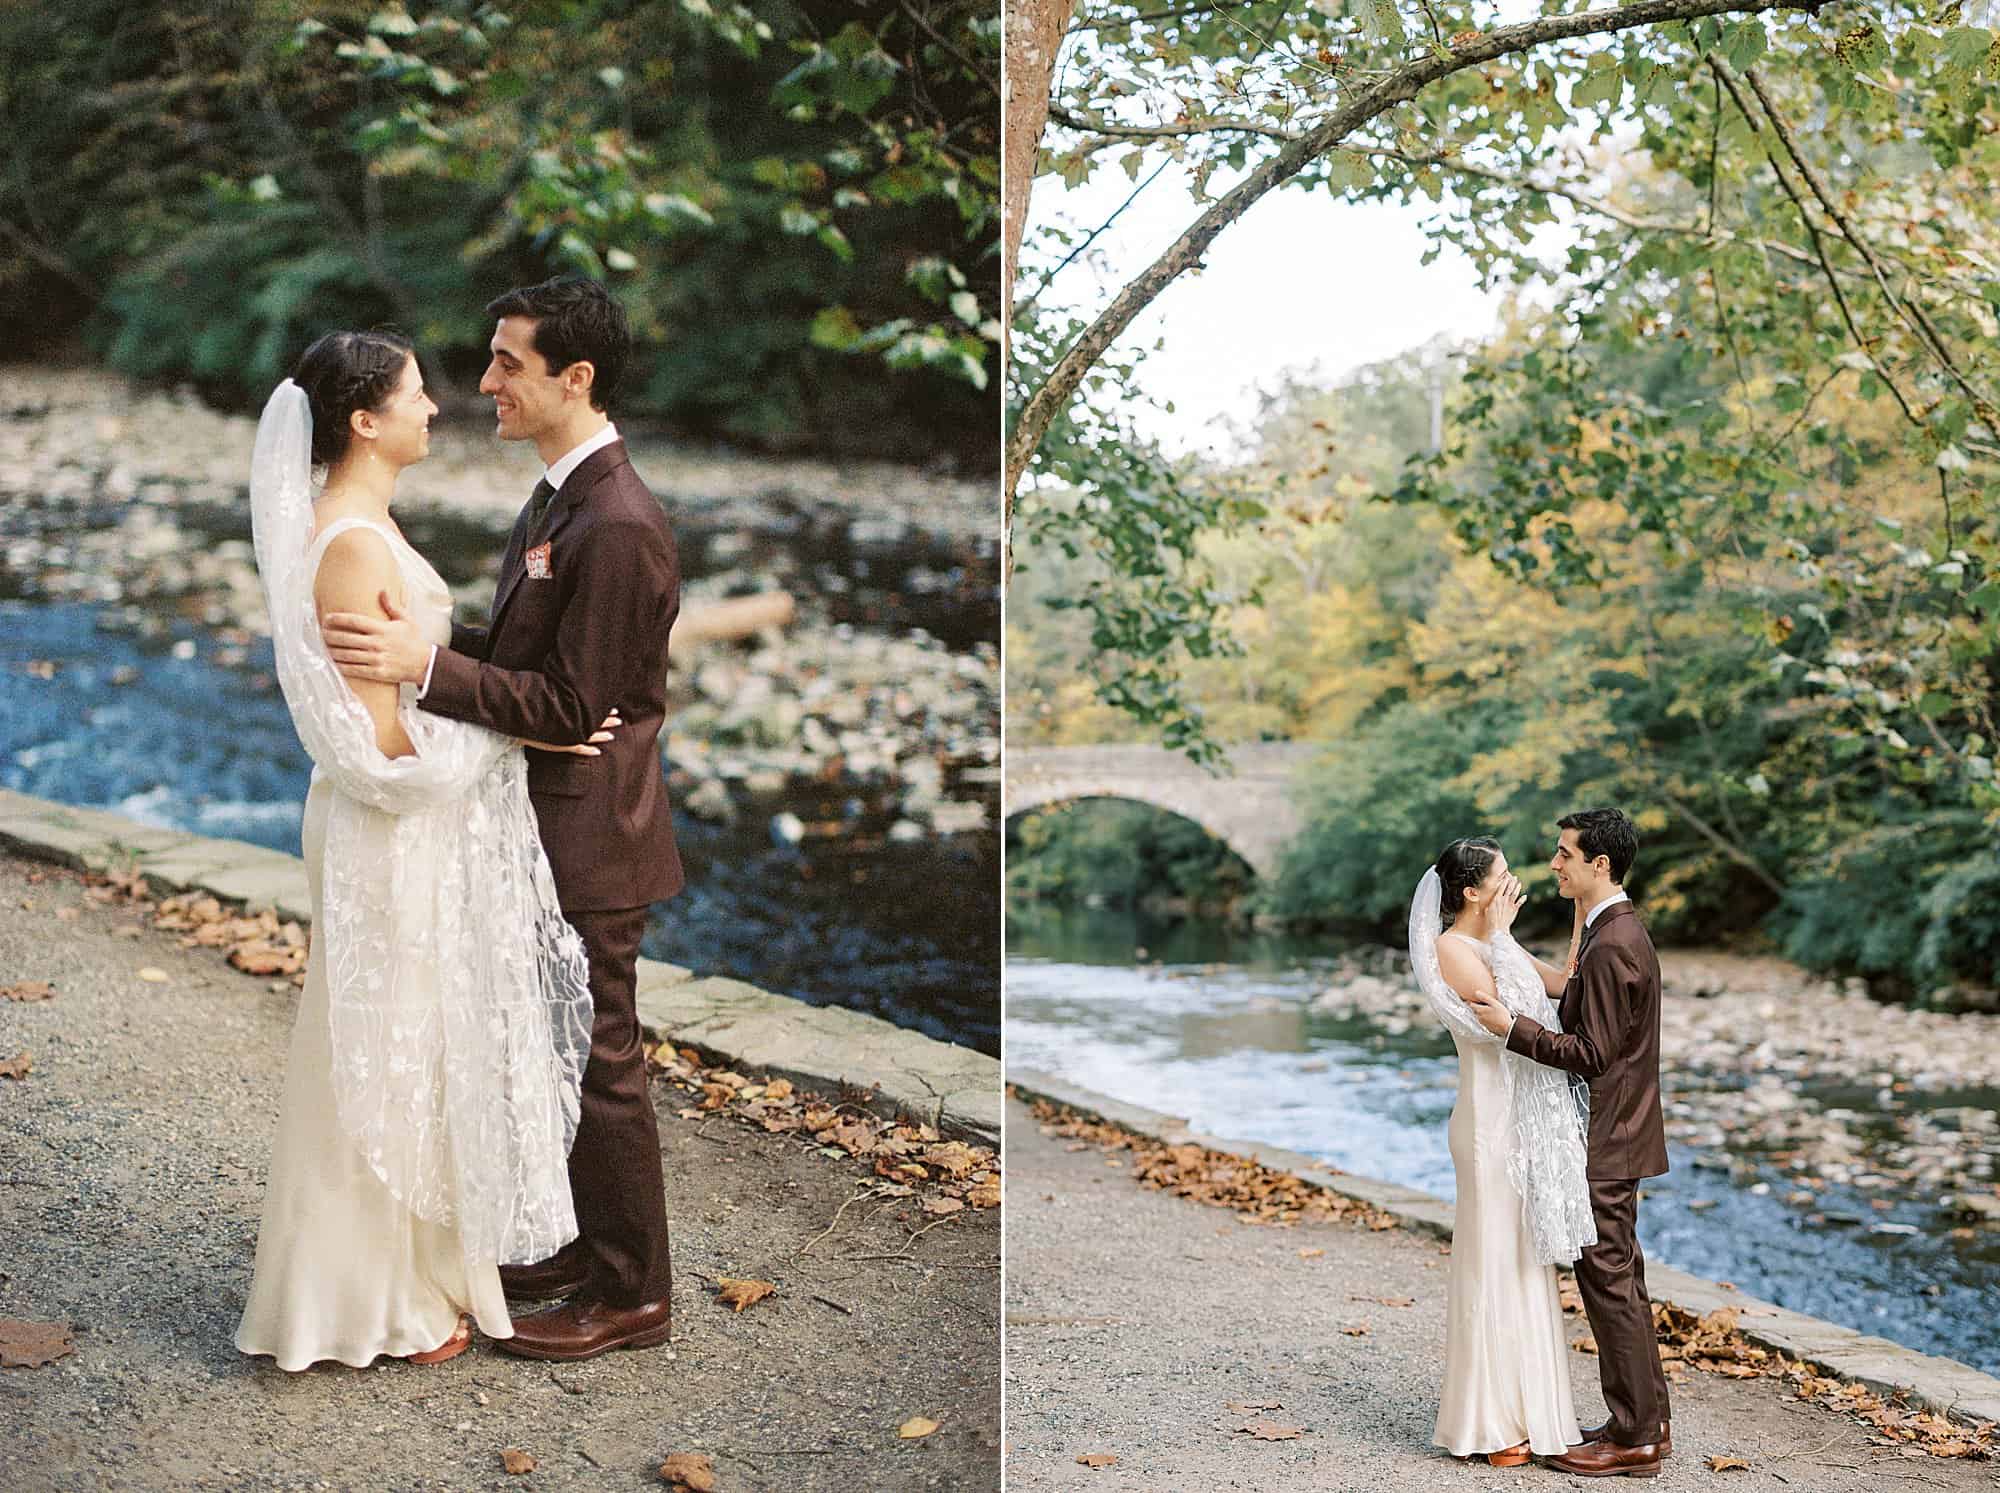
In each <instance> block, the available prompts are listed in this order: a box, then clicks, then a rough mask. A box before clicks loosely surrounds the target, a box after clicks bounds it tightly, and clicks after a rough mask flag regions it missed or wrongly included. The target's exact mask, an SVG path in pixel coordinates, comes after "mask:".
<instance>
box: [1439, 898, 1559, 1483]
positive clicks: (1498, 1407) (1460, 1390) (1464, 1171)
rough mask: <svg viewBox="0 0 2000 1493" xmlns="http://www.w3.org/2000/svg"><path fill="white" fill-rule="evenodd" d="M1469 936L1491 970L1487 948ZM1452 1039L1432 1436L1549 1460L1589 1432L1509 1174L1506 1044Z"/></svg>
mask: <svg viewBox="0 0 2000 1493" xmlns="http://www.w3.org/2000/svg"><path fill="white" fill-rule="evenodd" d="M1445 936H1446V937H1454V938H1460V937H1465V936H1464V935H1462V934H1447V935H1445ZM1465 941H1466V942H1467V943H1470V944H1471V945H1472V946H1473V947H1474V948H1476V949H1477V950H1478V951H1479V956H1480V958H1481V959H1483V960H1484V961H1485V962H1486V964H1487V965H1488V966H1489V967H1490V966H1492V964H1493V962H1494V951H1493V949H1492V947H1491V946H1490V945H1488V944H1485V943H1482V942H1480V941H1479V940H1478V939H1474V938H1465ZM1451 1036H1452V1041H1453V1043H1454V1044H1455V1045H1456V1046H1457V1048H1458V1102H1457V1103H1456V1104H1454V1105H1453V1106H1452V1111H1451V1128H1450V1131H1449V1135H1450V1142H1451V1162H1452V1168H1453V1171H1454V1172H1455V1173H1456V1175H1457V1178H1458V1201H1457V1205H1456V1214H1455V1217H1454V1220H1453V1226H1452V1236H1451V1279H1450V1286H1449V1291H1448V1295H1447V1298H1446V1318H1445V1352H1444V1357H1445V1362H1444V1385H1443V1389H1442V1391H1441V1393H1440V1397H1439V1405H1438V1417H1437V1429H1436V1432H1435V1433H1434V1435H1433V1437H1432V1440H1433V1441H1434V1442H1435V1444H1437V1445H1438V1446H1442V1447H1443V1448H1444V1449H1445V1450H1446V1451H1448V1452H1450V1453H1451V1454H1452V1455H1453V1456H1459V1457H1465V1456H1473V1455H1476V1454H1479V1453H1484V1452H1496V1451H1504V1450H1506V1449H1507V1448H1509V1447H1513V1446H1518V1445H1519V1444H1520V1443H1521V1442H1523V1441H1525V1442H1527V1443H1528V1446H1529V1448H1530V1450H1532V1451H1533V1452H1534V1453H1535V1454H1536V1455H1538V1456H1553V1455H1555V1454H1558V1453H1560V1452H1563V1451H1566V1450H1568V1449H1569V1447H1570V1445H1571V1444H1572V1443H1574V1442H1576V1441H1579V1440H1581V1439H1582V1436H1581V1433H1580V1431H1579V1429H1578V1427H1577V1422H1576V1412H1575V1410H1574V1408H1573V1406H1572V1404H1571V1400H1570V1378H1569V1352H1568V1341H1567V1335H1566V1334H1565V1332H1564V1330H1563V1320H1562V1304H1561V1298H1560V1297H1559V1295H1558V1294H1557V1290H1556V1271H1555V1266H1553V1265H1548V1264H1543V1263H1541V1262H1540V1261H1538V1259H1537V1258H1536V1250H1535V1240H1534V1236H1533V1230H1532V1229H1531V1227H1530V1224H1529V1218H1528V1210H1527V1208H1526V1206H1525V1205H1524V1204H1523V1202H1522V1198H1521V1192H1520V1189H1519V1188H1518V1187H1517V1186H1516V1185H1515V1183H1514V1182H1513V1180H1512V1179H1511V1177H1510V1176H1509V1174H1508V1158H1509V1156H1510V1154H1512V1152H1513V1150H1514V1143H1515V1137H1514V1108H1513V1103H1512V1100H1511V1098H1510V1096H1509V1094H1508V1091H1507V1085H1506V1081H1505V1079H1504V1077H1503V1075H1502V1071H1501V1063H1502V1053H1503V1052H1504V1050H1505V1048H1504V1044H1503V1043H1502V1042H1501V1041H1500V1040H1499V1039H1498V1038H1496V1037H1493V1036H1490V1035H1489V1034H1487V1033H1486V1032H1484V1031H1483V1030H1481V1031H1479V1035H1478V1036H1477V1037H1475V1036H1472V1035H1471V1034H1470V1033H1469V1032H1468V1031H1466V1030H1465V1029H1464V1028H1463V1027H1462V1026H1460V1025H1458V1024H1453V1025H1452V1026H1451ZM1481 1038H1483V1039H1484V1040H1481Z"/></svg>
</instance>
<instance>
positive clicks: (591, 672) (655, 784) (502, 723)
mask: <svg viewBox="0 0 2000 1493" xmlns="http://www.w3.org/2000/svg"><path fill="white" fill-rule="evenodd" d="M531 506H532V505H528V506H524V507H523V508H522V510H521V516H520V517H519V518H518V519H516V520H515V522H514V533H513V537H512V538H510V539H509V540H508V542H507V553H506V555H505V556H504V557H503V558H502V560H501V562H500V582H499V586H498V589H497V590H496V591H495V592H494V596H493V617H492V621H491V623H490V625H488V626H486V627H465V626H455V627H453V628H452V632H451V647H450V648H448V649H446V648H440V649H439V650H438V654H437V660H436V663H435V664H434V665H433V666H432V669H431V684H430V690H429V691H428V693H426V694H425V696H424V700H423V705H424V708H425V709H426V710H430V711H434V712H436V713H437V714H439V715H443V716H449V717H451V718H452V719H454V720H461V721H472V722H475V723H476V724H478V725H482V726H486V727H488V728H490V729H492V730H495V731H501V732H505V733H506V734H507V735H509V736H519V737H523V738H526V739H528V740H533V741H553V742H569V741H584V740H586V739H588V737H589V736H590V735H591V733H592V732H594V731H595V730H596V729H597V726H598V723H599V722H600V721H602V720H603V719H604V717H605V716H606V715H608V714H609V713H610V712H611V708H612V707H613V706H617V707H618V708H619V710H620V711H621V712H622V713H623V715H624V719H625V724H624V726H623V727H622V728H621V729H620V730H619V731H618V732H617V734H616V737H615V738H614V739H613V740H612V741H610V742H607V743H605V744H604V748H603V755H602V756H599V757H577V756H570V755H567V754H562V753H555V752H537V751H530V752H529V753H528V793H529V796H530V798H531V799H532V800H533V802H534V805H535V815H536V817H537V819H538V820H539V821H540V822H541V830H542V845H543V848H544V849H546V850H547V851H548V856H549V865H550V868H551V869H552V870H553V871H554V872H555V880H556V892H557V894H558V895H559V897H560V898H561V901H562V906H563V911H565V912H605V911H610V910H612V909H616V908H629V907H641V906H644V905H645V904H647V903H649V902H658V901H660V900H662V899H663V898H667V897H671V896H673V895H674V894H675V893H676V892H678V891H680V889H681V887H682V886H683V885H684V884H685V881H686V878H685V877H684V876H683V875H682V872H681V858H680V851H679V849H678V848H677V847H676V846H675V844H674V823H673V811H672V808H671V806H670V805H669V804H668V802H667V784H666V778H665V776H664V775H663V774H662V772H661V770H660V749H659V737H660V730H661V728H662V727H663V726H664V725H665V724H666V695H667V634H668V633H669V631H671V630H672V628H673V625H674V618H675V617H676V616H678V615H679V614H680V605H681V573H680V557H679V553H678V551H677V550H676V549H675V547H674V533H673V529H672V528H671V526H669V524H668V523H667V516H666V514H665V513H664V512H663V511H662V510H661V508H660V504H659V500H658V499H657V498H655V497H654V496H653V494H652V493H651V492H650V491H649V490H648V489H647V487H646V484H645V483H644V482H642V481H640V480H639V474H638V473H637V472H636V471H634V470H633V469H632V462H631V459H630V458H629V457H628V456H627V455H626V452H625V443H624V442H623V441H613V442H612V443H611V444H610V445H608V446H606V447H604V448H603V449H601V450H598V451H593V452H592V453H591V454H590V455H589V456H588V457H586V458H585V459H584V460H583V462H582V464H581V465H579V466H578V467H577V469H576V470H575V471H574V472H572V473H570V475H569V480H568V481H567V482H565V483H563V485H562V489H561V491H559V492H558V493H557V494H556V495H555V497H554V498H553V500H551V502H550V504H549V509H548V512H547V513H546V514H544V515H543V517H542V521H541V523H540V524H539V525H536V526H535V527H534V529H533V531H532V532H530V526H529V510H530V507H531ZM543 545H547V546H548V553H547V566H546V569H547V575H546V577H543V576H541V575H535V574H530V573H529V565H528V558H529V556H530V554H531V553H532V552H534V551H535V550H537V549H539V548H540V547H541V546H543ZM537 568H538V569H539V568H541V567H540V566H538V567H537Z"/></svg>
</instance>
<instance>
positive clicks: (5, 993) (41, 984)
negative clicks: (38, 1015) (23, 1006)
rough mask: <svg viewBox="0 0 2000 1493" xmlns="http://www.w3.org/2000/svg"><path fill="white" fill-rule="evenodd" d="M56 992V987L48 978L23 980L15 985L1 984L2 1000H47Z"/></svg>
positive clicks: (0, 999)
mask: <svg viewBox="0 0 2000 1493" xmlns="http://www.w3.org/2000/svg"><path fill="white" fill-rule="evenodd" d="M55 993H56V987H55V986H53V985H51V984H50V983H49V982H48V981H47V980H22V981H20V982H19V983H18V984H14V985H0V1001H45V1000H47V999H48V998H49V997H50V996H52V995H54V994H55Z"/></svg>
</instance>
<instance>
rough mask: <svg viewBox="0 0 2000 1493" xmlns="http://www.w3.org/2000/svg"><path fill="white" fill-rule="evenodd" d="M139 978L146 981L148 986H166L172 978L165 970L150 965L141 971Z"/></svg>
mask: <svg viewBox="0 0 2000 1493" xmlns="http://www.w3.org/2000/svg"><path fill="white" fill-rule="evenodd" d="M139 978H140V979H142V980H144V981H145V982H146V983H147V984H148V985H164V984H166V982H167V981H168V979H170V978H171V977H170V976H169V975H168V974H167V972H166V971H165V970H163V969H160V968H158V967H157V966H155V965H151V964H149V965H147V966H146V967H145V968H144V969H142V970H140V971H139Z"/></svg>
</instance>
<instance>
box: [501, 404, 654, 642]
mask: <svg viewBox="0 0 2000 1493" xmlns="http://www.w3.org/2000/svg"><path fill="white" fill-rule="evenodd" d="M625 460H626V456H625V443H624V442H623V441H613V442H612V443H611V444H610V445H608V446H602V447H600V448H598V449H597V450H595V451H593V452H591V453H590V455H588V456H586V457H585V458H584V459H583V460H582V461H581V462H579V463H578V464H577V468H576V470H575V471H573V472H571V473H570V474H569V480H568V481H567V482H565V483H563V485H562V487H561V488H560V489H558V490H557V492H556V495H555V497H554V498H552V499H550V501H549V507H548V512H547V513H545V514H543V515H542V521H541V523H539V524H537V525H535V526H534V528H533V529H532V530H531V529H530V528H529V526H528V505H527V504H523V505H522V508H521V517H520V518H519V519H517V520H515V523H514V537H513V539H511V540H510V541H509V542H508V545H507V554H506V556H505V558H503V559H502V560H501V562H500V585H499V589H498V590H497V591H496V592H495V593H494V597H493V620H492V621H491V622H490V623H489V624H488V632H489V635H490V634H492V633H497V632H499V630H500V618H501V615H502V614H503V613H504V612H505V611H506V610H507V603H508V602H510V601H512V600H513V599H514V593H515V592H516V591H517V590H519V589H520V585H521V580H522V578H523V577H524V576H525V575H526V574H527V568H528V566H527V556H528V551H529V549H531V548H533V547H534V546H535V545H542V544H546V545H549V546H551V547H552V548H551V550H550V553H551V555H553V554H554V549H553V546H554V544H555V541H556V538H557V536H558V535H560V534H561V533H562V532H563V530H564V529H565V528H566V527H568V525H569V523H570V521H571V520H572V519H573V518H575V517H576V514H577V512H578V510H580V509H581V508H582V507H583V502H584V499H585V498H587V497H589V496H590V490H591V489H592V488H593V487H595V486H596V485H597V484H598V482H599V481H600V480H601V479H602V478H603V477H604V475H605V473H607V472H609V471H611V470H612V469H613V468H614V467H616V466H618V465H620V464H621V463H623V462H624V461H625ZM531 501H532V500H531Z"/></svg>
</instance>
